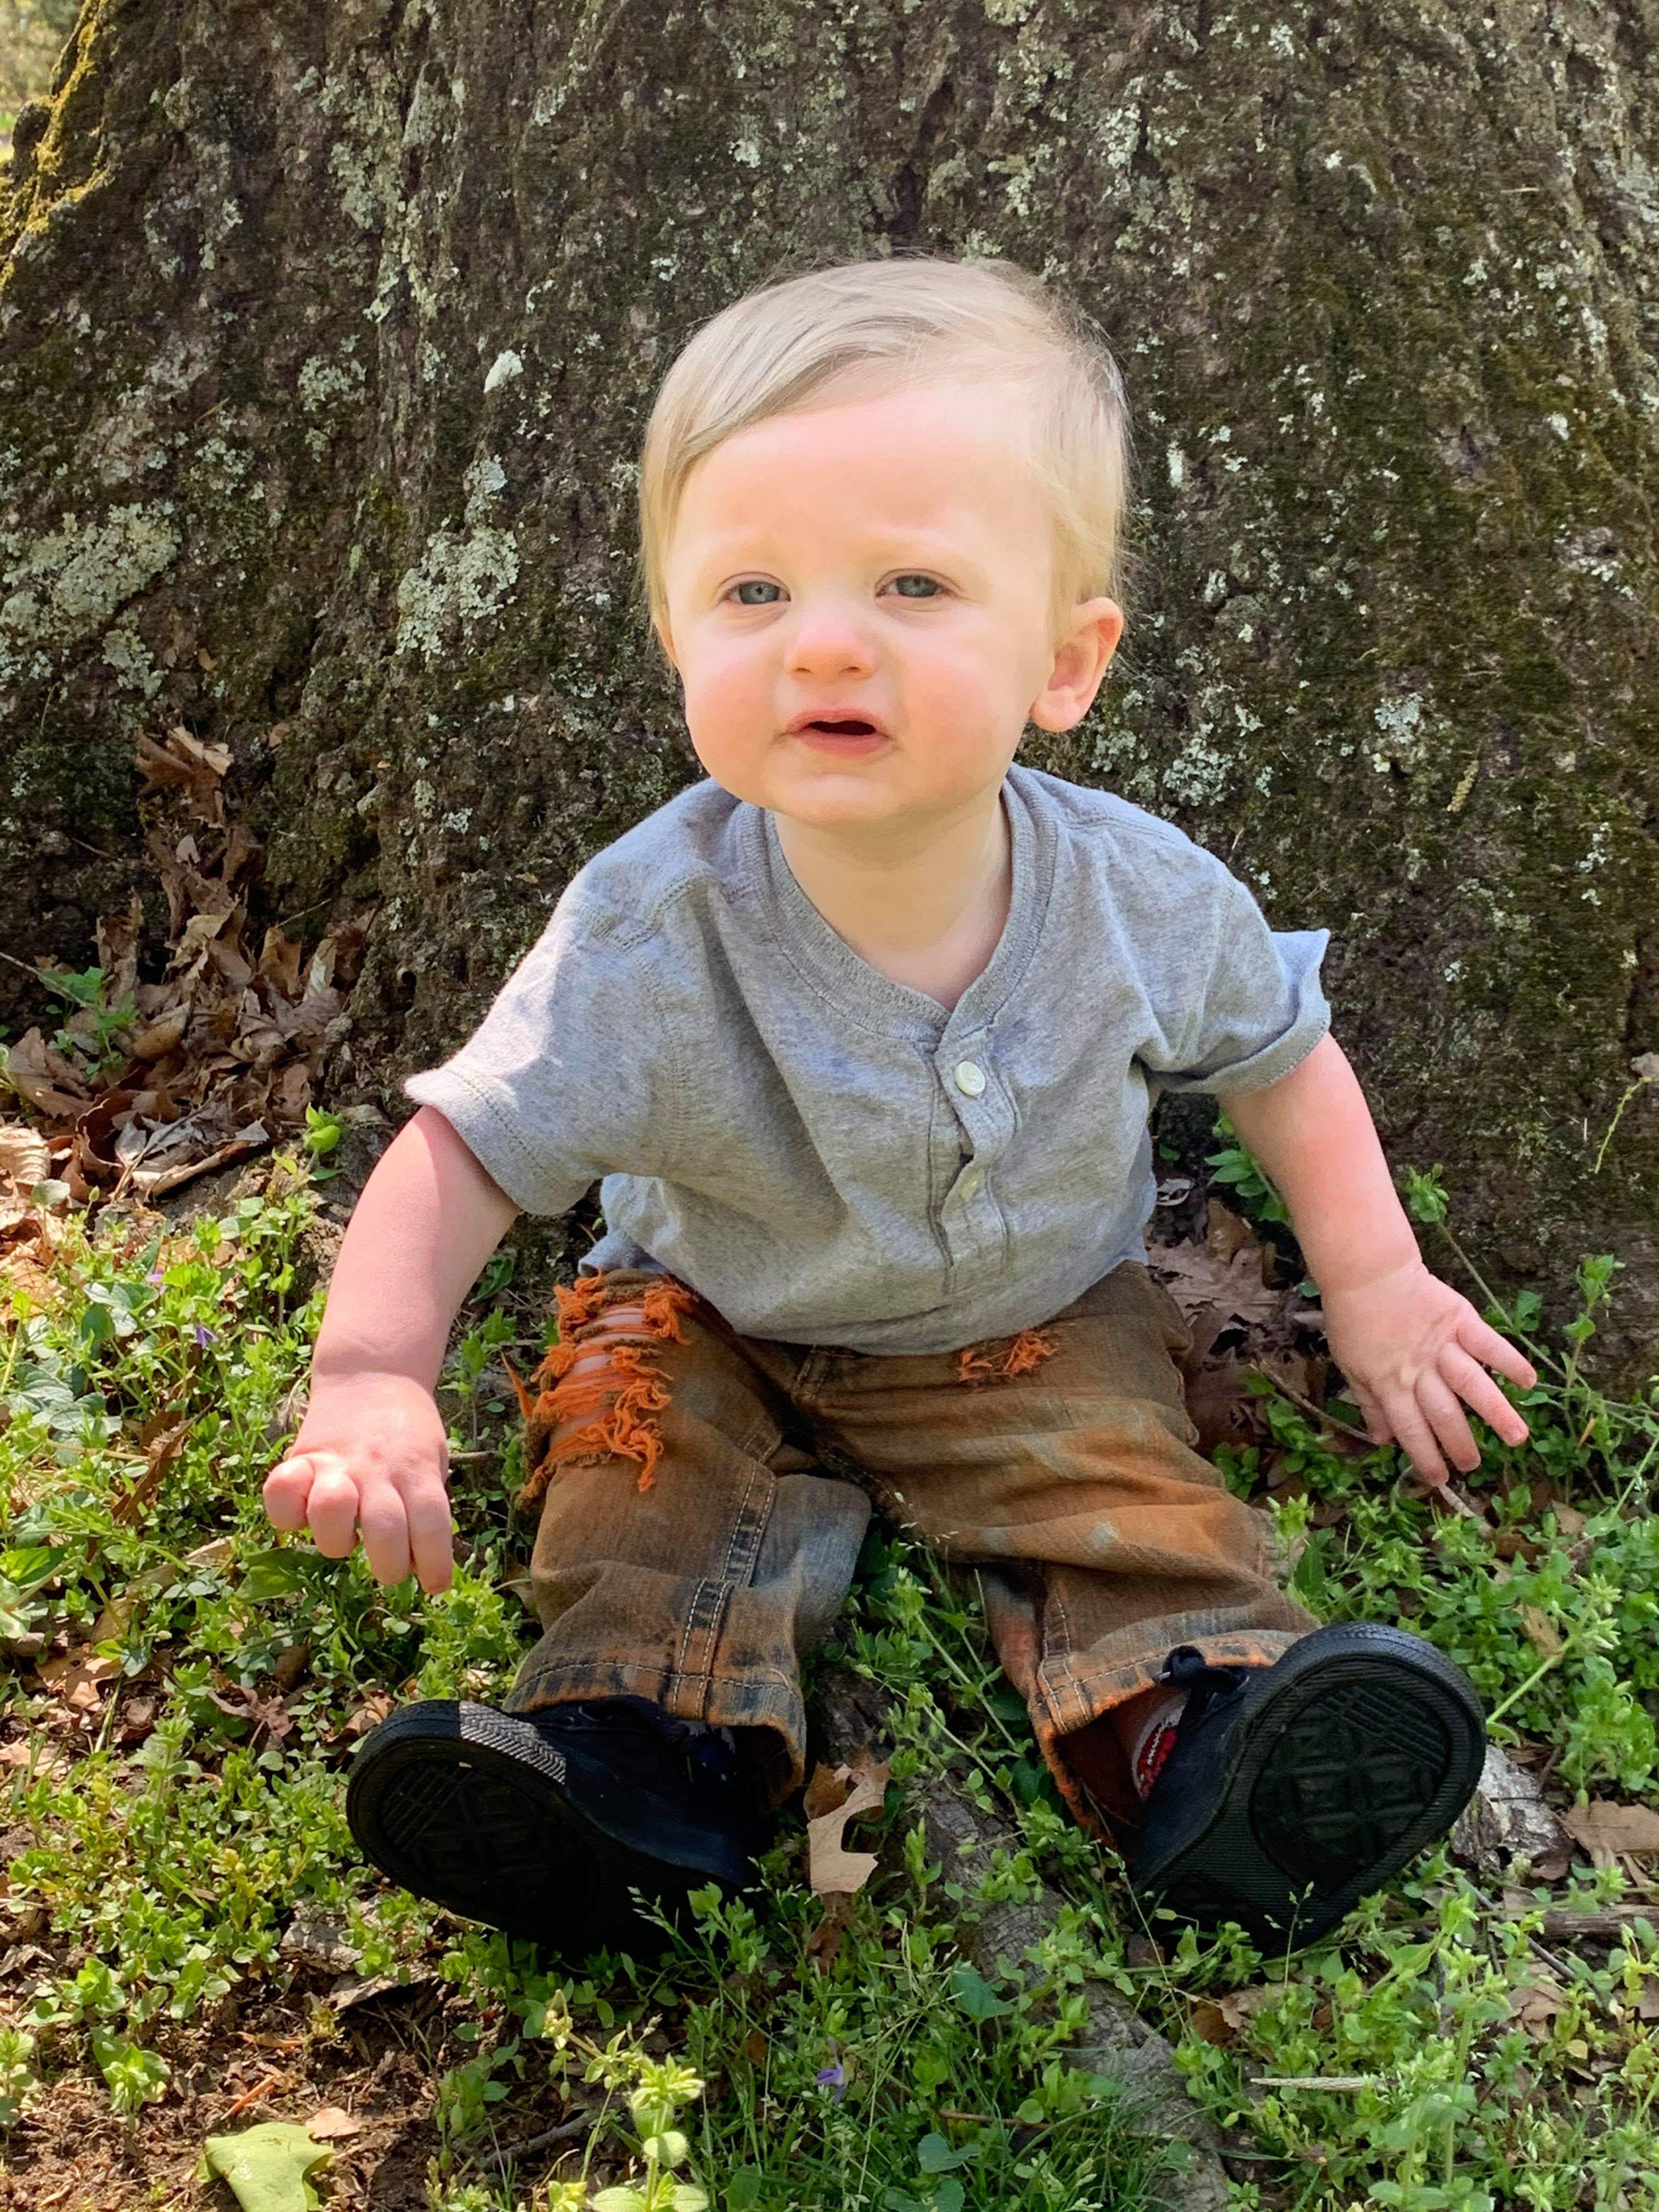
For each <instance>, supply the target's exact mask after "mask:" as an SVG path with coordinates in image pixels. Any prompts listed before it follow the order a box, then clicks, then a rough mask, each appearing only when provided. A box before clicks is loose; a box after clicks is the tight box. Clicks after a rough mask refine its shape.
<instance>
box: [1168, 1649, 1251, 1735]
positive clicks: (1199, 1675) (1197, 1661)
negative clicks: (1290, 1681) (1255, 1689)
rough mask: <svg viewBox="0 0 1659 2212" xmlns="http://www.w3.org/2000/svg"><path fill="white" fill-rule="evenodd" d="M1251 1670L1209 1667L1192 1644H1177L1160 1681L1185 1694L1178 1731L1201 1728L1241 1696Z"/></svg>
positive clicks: (1207, 1662) (1246, 1668) (1204, 1658)
mask: <svg viewBox="0 0 1659 2212" xmlns="http://www.w3.org/2000/svg"><path fill="white" fill-rule="evenodd" d="M1254 1671H1255V1670H1254V1669H1253V1668H1249V1667H1212V1665H1211V1664H1210V1662H1209V1661H1208V1660H1207V1659H1206V1657H1205V1656H1204V1654H1203V1653H1202V1652H1201V1651H1200V1650H1198V1649H1197V1647H1196V1646H1195V1645H1194V1644H1177V1645H1176V1648H1175V1650H1173V1651H1171V1652H1170V1656H1169V1657H1168V1658H1167V1659H1166V1660H1165V1661H1164V1673H1163V1676H1162V1679H1163V1680H1164V1681H1166V1682H1168V1683H1170V1685H1171V1686H1173V1687H1174V1688H1176V1689H1178V1690H1185V1691H1186V1692H1187V1702H1186V1704H1185V1705H1183V1706H1182V1712H1181V1719H1180V1722H1179V1723H1178V1726H1179V1728H1181V1729H1185V1730H1188V1731H1190V1730H1192V1729H1197V1728H1200V1727H1201V1726H1202V1725H1203V1723H1205V1722H1206V1721H1207V1720H1209V1719H1210V1718H1211V1717H1212V1716H1213V1715H1214V1714H1216V1713H1217V1712H1219V1711H1224V1710H1225V1707H1227V1706H1228V1705H1231V1703H1232V1702H1233V1700H1234V1699H1236V1698H1237V1697H1238V1696H1240V1695H1241V1694H1242V1692H1243V1688H1244V1685H1245V1683H1246V1682H1247V1681H1248V1680H1249V1678H1250V1675H1251V1674H1252V1673H1253V1672H1254Z"/></svg>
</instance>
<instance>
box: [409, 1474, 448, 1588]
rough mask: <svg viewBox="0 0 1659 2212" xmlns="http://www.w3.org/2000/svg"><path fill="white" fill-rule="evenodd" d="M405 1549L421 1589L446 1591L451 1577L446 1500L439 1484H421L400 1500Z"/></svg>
mask: <svg viewBox="0 0 1659 2212" xmlns="http://www.w3.org/2000/svg"><path fill="white" fill-rule="evenodd" d="M404 1513H405V1515H406V1516H407V1517H408V1522H409V1549H410V1555H411V1557H412V1558H413V1559H414V1562H415V1571H416V1574H417V1575H418V1576H419V1577H420V1578H421V1588H422V1589H424V1590H432V1591H437V1590H447V1589H448V1588H449V1585H450V1582H451V1579H452V1578H453V1574H454V1568H455V1561H454V1550H453V1545H452V1543H451V1541H450V1519H449V1499H448V1498H447V1495H446V1494H445V1492H444V1490H443V1487H442V1486H441V1485H435V1486H427V1485H422V1486H420V1487H419V1488H417V1489H415V1490H412V1491H411V1492H410V1493H409V1495H408V1496H407V1497H405V1498H404Z"/></svg>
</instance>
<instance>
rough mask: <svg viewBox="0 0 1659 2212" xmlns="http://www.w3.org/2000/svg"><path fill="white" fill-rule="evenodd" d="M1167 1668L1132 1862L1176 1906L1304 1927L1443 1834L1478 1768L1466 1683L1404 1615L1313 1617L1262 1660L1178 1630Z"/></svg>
mask: <svg viewBox="0 0 1659 2212" xmlns="http://www.w3.org/2000/svg"><path fill="white" fill-rule="evenodd" d="M1164 1680H1167V1681H1169V1682H1170V1683H1172V1684H1174V1685H1175V1686H1176V1687H1181V1686H1186V1687H1187V1688H1188V1692H1189V1694H1188V1700H1187V1704H1186V1706H1185V1708H1184V1710H1183V1711H1182V1716H1181V1720H1180V1723H1179V1728H1178V1732H1177V1734H1176V1741H1175V1747H1174V1748H1173V1749H1172V1750H1171V1751H1170V1754H1169V1756H1168V1758H1167V1759H1165V1760H1164V1765H1163V1766H1162V1768H1161V1769H1160V1771H1159V1773H1158V1779H1157V1781H1156V1782H1154V1784H1152V1789H1151V1790H1150V1792H1149V1793H1148V1795H1147V1797H1146V1806H1145V1808H1144V1825H1143V1826H1142V1829H1141V1833H1140V1838H1139V1844H1137V1846H1136V1847H1135V1850H1134V1854H1133V1859H1132V1862H1131V1864H1130V1876H1131V1879H1132V1880H1133V1883H1134V1885H1135V1887H1136V1888H1137V1889H1139V1890H1141V1891H1142V1892H1144V1893H1146V1894H1147V1895H1148V1896H1149V1897H1151V1898H1153V1899H1156V1900H1157V1901H1158V1903H1159V1904H1162V1905H1167V1906H1169V1907H1170V1910H1171V1911H1174V1912H1176V1913H1177V1914H1179V1915H1180V1916H1181V1917H1182V1918H1183V1919H1187V1920H1194V1921H1197V1922H1199V1923H1200V1924H1202V1925H1205V1926H1214V1925H1215V1924H1216V1923H1218V1922H1220V1921H1224V1920H1237V1922H1238V1923H1240V1924H1241V1926H1243V1928H1244V1929H1247V1930H1248V1932H1249V1934H1250V1936H1252V1937H1254V1938H1255V1940H1256V1941H1257V1942H1260V1943H1261V1944H1263V1945H1264V1946H1265V1945H1267V1944H1271V1943H1273V1942H1275V1941H1276V1942H1280V1943H1282V1942H1283V1941H1284V1940H1285V1937H1286V1936H1290V1937H1291V1939H1292V1940H1293V1941H1295V1942H1297V1943H1308V1942H1313V1941H1314V1939H1315V1938H1316V1937H1317V1936H1322V1935H1323V1934H1325V1933H1326V1931H1327V1930H1328V1929H1332V1928H1334V1927H1335V1926H1336V1924H1337V1923H1338V1922H1339V1921H1340V1920H1342V1919H1344V1918H1345V1917H1346V1915H1347V1914H1348V1913H1349V1912H1351V1911H1352V1909H1353V1907H1354V1906H1355V1905H1357V1904H1358V1901H1359V1899H1361V1898H1362V1897H1364V1895H1365V1894H1366V1893H1367V1892H1368V1891H1370V1890H1373V1889H1375V1888H1376V1887H1377V1886H1378V1885H1379V1884H1380V1883H1382V1882H1384V1881H1387V1880H1388V1878H1389V1875H1392V1874H1395V1873H1396V1872H1397V1871H1398V1870H1399V1869H1400V1868H1401V1867H1402V1866H1404V1865H1405V1863H1406V1862H1407V1860H1408V1859H1410V1858H1412V1857H1414V1856H1415V1855H1416V1854H1417V1852H1419V1850H1422V1849H1423V1848H1424V1846H1425V1844H1431V1843H1432V1842H1433V1841H1434V1839H1435V1838H1436V1837H1437V1836H1442V1835H1443V1834H1444V1833H1445V1832H1446V1831H1447V1829H1449V1827H1450V1826H1451V1825H1452V1823H1453V1821H1454V1820H1455V1819H1456V1818H1457V1816H1458V1814H1460V1813H1461V1812H1462V1809H1463V1808H1464V1806H1465V1805H1466V1804H1468V1801H1469V1798H1470V1797H1471V1796H1472V1795H1473V1794H1474V1785H1475V1784H1476V1783H1477V1782H1478V1781H1479V1779H1480V1768H1481V1763H1482V1760H1483V1759H1484V1758H1485V1755H1486V1727H1485V1724H1484V1723H1483V1721H1482V1719H1481V1714H1480V1705H1479V1703H1478V1701H1477V1700H1476V1698H1475V1695H1474V1691H1473V1690H1472V1689H1471V1688H1470V1686H1469V1685H1468V1681H1467V1680H1465V1678H1464V1676H1463V1674H1462V1671H1461V1670H1460V1669H1459V1668H1456V1667H1455V1666H1453V1664H1452V1662H1451V1661H1450V1660H1449V1659H1448V1658H1446V1657H1444V1656H1443V1654H1442V1653H1440V1652H1438V1651H1437V1650H1435V1648H1434V1646H1433V1645H1432V1644H1425V1642H1424V1641H1423V1639H1422V1638H1421V1637H1419V1636H1412V1635H1409V1634H1407V1632H1406V1631H1405V1630H1403V1629H1399V1628H1387V1627H1383V1626H1380V1625H1374V1624H1372V1623H1370V1622H1359V1623H1355V1624H1352V1625H1350V1626H1335V1627H1330V1628H1317V1629H1315V1630H1314V1631H1313V1632H1312V1633H1311V1634H1310V1635H1308V1636H1304V1637H1303V1638H1301V1639H1300V1641H1299V1642H1297V1643H1296V1644H1292V1645H1291V1648H1290V1650H1288V1651H1287V1652H1285V1656H1283V1658H1281V1659H1279V1660H1278V1661H1277V1662H1275V1663H1274V1664H1273V1666H1271V1667H1211V1666H1208V1665H1206V1662H1205V1661H1204V1659H1203V1658H1202V1656H1200V1653H1198V1652H1197V1651H1195V1650H1194V1649H1193V1648H1192V1646H1191V1645H1190V1644H1182V1646H1181V1647H1180V1649H1179V1650H1175V1651H1172V1652H1171V1653H1170V1656H1169V1658H1168V1660H1167V1661H1166V1662H1165V1665H1164Z"/></svg>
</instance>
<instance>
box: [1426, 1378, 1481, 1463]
mask: <svg viewBox="0 0 1659 2212" xmlns="http://www.w3.org/2000/svg"><path fill="white" fill-rule="evenodd" d="M1417 1402H1418V1405H1419V1407H1420V1408H1421V1411H1422V1413H1423V1418H1424V1419H1425V1421H1427V1423H1428V1425H1429V1426H1430V1427H1431V1429H1432V1430H1433V1431H1434V1434H1435V1439H1436V1441H1437V1443H1438V1444H1439V1446H1440V1449H1442V1451H1443V1452H1444V1454H1445V1455H1446V1457H1447V1458H1448V1459H1449V1461H1450V1462H1451V1463H1452V1465H1453V1466H1454V1467H1455V1468H1457V1469H1458V1471H1459V1473H1460V1474H1473V1473H1474V1470H1475V1468H1478V1467H1479V1466H1480V1445H1479V1444H1478V1443H1476V1442H1475V1441H1474V1431H1473V1430H1472V1429H1471V1428H1470V1426H1469V1425H1468V1420H1467V1419H1465V1418H1464V1413H1463V1408H1462V1406H1460V1405H1459V1404H1458V1402H1457V1400H1456V1398H1455V1395H1453V1393H1452V1392H1451V1391H1450V1390H1449V1389H1448V1388H1447V1387H1446V1384H1445V1383H1444V1381H1443V1379H1442V1377H1441V1376H1440V1375H1439V1374H1438V1372H1437V1371H1436V1370H1433V1369H1431V1370H1429V1371H1428V1373H1426V1374H1424V1375H1419V1376H1418V1378H1417Z"/></svg>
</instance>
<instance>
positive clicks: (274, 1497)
mask: <svg viewBox="0 0 1659 2212" xmlns="http://www.w3.org/2000/svg"><path fill="white" fill-rule="evenodd" d="M314 1474H315V1468H314V1467H313V1463H312V1462H311V1460H310V1459H309V1458H308V1457H307V1455H306V1454H305V1453H303V1452H301V1453H298V1454H296V1455H295V1457H293V1458H292V1459H285V1460H279V1461H278V1462H277V1463H276V1466H275V1467H273V1468H271V1470H270V1474H268V1475H267V1476H266V1477H265V1485H264V1501H265V1516H266V1518H267V1519H268V1520H269V1521H270V1525H271V1527H272V1528H304V1527H305V1525H306V1500H307V1498H309V1497H310V1495H311V1485H312V1480H313V1476H314Z"/></svg>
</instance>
